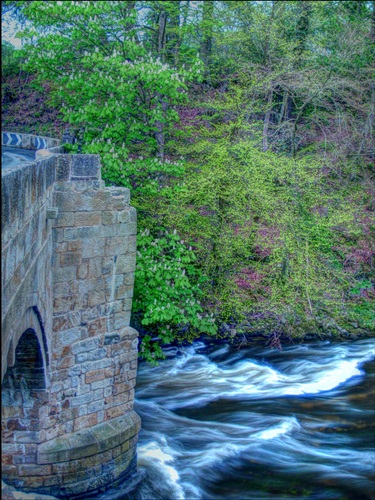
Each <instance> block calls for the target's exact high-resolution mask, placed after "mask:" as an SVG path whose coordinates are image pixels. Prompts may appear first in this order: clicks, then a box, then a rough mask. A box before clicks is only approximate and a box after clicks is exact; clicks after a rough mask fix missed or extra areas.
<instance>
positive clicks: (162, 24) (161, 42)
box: [158, 10, 167, 63]
mask: <svg viewBox="0 0 375 500" xmlns="http://www.w3.org/2000/svg"><path fill="white" fill-rule="evenodd" d="M166 27H167V13H166V12H165V11H164V10H162V11H160V14H159V29H158V56H159V57H160V59H161V61H162V62H163V63H164V62H165V59H166V53H165V45H166Z"/></svg>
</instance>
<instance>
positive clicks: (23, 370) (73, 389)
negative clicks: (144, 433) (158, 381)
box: [2, 149, 140, 498]
mask: <svg viewBox="0 0 375 500" xmlns="http://www.w3.org/2000/svg"><path fill="white" fill-rule="evenodd" d="M58 151H59V150H58ZM60 151H61V149H60ZM40 158H41V159H40V160H39V161H36V162H33V163H29V164H26V165H24V166H23V167H18V168H10V169H8V170H6V171H4V172H3V175H2V238H3V249H2V257H3V261H2V262H3V264H2V266H3V268H2V271H3V272H2V291H3V294H2V300H3V302H2V381H3V391H2V395H3V404H2V441H3V456H2V464H3V465H2V470H3V479H4V480H5V481H6V482H7V483H8V484H10V485H12V486H14V487H16V488H18V489H22V490H24V491H29V492H31V491H34V492H35V491H36V492H39V493H41V494H50V495H51V494H52V495H55V496H57V497H60V498H79V497H81V496H85V495H87V494H88V493H94V492H96V491H101V490H103V489H105V488H106V487H108V486H109V485H110V484H116V483H118V482H120V481H123V480H124V479H126V477H128V476H130V475H132V474H133V473H134V471H135V468H136V442H137V435H138V431H139V428H140V419H139V417H138V415H137V414H136V413H135V412H134V411H133V402H134V386H135V377H136V370H137V336H138V334H137V332H136V331H135V330H134V329H132V328H130V327H129V321H130V313H131V304H132V296H133V283H134V269H135V255H136V246H135V245H136V212H135V210H134V208H132V207H131V206H130V205H129V190H128V189H125V188H105V186H104V183H103V182H102V181H101V174H100V164H99V157H98V156H96V155H65V154H52V155H49V156H48V155H47V156H41V155H40Z"/></svg>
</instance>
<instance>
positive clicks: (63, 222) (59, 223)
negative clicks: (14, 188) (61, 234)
mask: <svg viewBox="0 0 375 500" xmlns="http://www.w3.org/2000/svg"><path fill="white" fill-rule="evenodd" d="M53 226H54V227H66V226H74V212H60V213H59V214H58V216H57V218H56V219H55V221H54V224H53Z"/></svg>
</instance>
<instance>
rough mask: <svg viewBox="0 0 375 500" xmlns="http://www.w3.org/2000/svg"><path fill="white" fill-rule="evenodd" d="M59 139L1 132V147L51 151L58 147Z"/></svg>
mask: <svg viewBox="0 0 375 500" xmlns="http://www.w3.org/2000/svg"><path fill="white" fill-rule="evenodd" d="M60 144H61V141H60V139H55V138H53V137H45V136H42V135H34V134H22V133H19V132H2V134H1V145H2V146H10V147H15V148H21V149H31V150H33V151H37V150H40V149H51V148H55V147H58V146H60Z"/></svg>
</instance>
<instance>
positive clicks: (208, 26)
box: [200, 0, 214, 66]
mask: <svg viewBox="0 0 375 500" xmlns="http://www.w3.org/2000/svg"><path fill="white" fill-rule="evenodd" d="M213 12H214V2H213V0H204V2H203V13H202V42H201V50H200V52H201V57H202V60H203V62H204V63H205V64H206V65H207V66H208V65H209V64H210V62H211V55H212V35H213Z"/></svg>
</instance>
